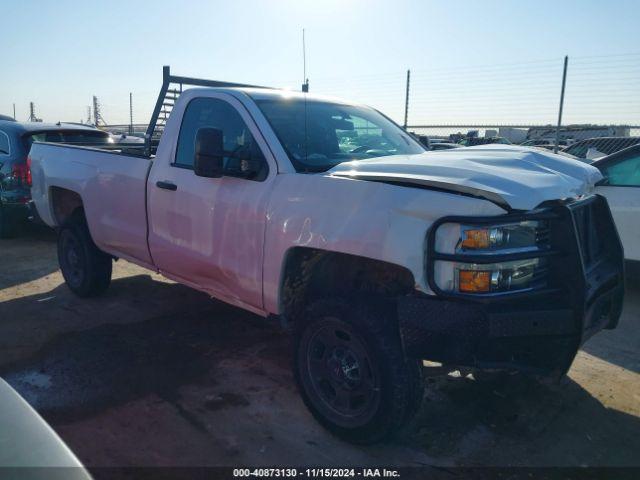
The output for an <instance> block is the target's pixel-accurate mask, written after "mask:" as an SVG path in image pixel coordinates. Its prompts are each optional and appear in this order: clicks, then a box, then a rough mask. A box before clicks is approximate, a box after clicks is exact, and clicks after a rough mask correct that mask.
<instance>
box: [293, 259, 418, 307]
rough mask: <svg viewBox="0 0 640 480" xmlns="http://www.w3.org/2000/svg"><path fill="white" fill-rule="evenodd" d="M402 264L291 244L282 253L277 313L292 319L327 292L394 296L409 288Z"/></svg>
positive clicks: (411, 280) (411, 283) (412, 283)
mask: <svg viewBox="0 0 640 480" xmlns="http://www.w3.org/2000/svg"><path fill="white" fill-rule="evenodd" d="M414 286H415V281H414V278H413V274H412V273H411V272H410V271H409V270H408V269H407V268H404V267H401V266H399V265H395V264H393V263H388V262H383V261H381V260H374V259H371V258H367V257H360V256H357V255H350V254H346V253H336V252H328V251H325V250H319V249H313V248H306V247H295V248H292V249H291V250H290V251H289V252H288V254H287V257H286V260H285V265H284V269H283V273H282V281H281V285H280V287H281V288H280V313H281V314H282V315H283V316H284V318H285V319H287V320H293V319H295V318H296V317H297V316H298V315H299V314H300V313H301V312H302V310H303V309H304V308H305V307H306V305H308V304H309V302H310V301H313V300H314V299H317V298H321V297H328V296H345V295H352V294H372V295H381V296H385V297H395V296H398V295H403V294H406V293H409V292H410V291H412V290H413V288H414Z"/></svg>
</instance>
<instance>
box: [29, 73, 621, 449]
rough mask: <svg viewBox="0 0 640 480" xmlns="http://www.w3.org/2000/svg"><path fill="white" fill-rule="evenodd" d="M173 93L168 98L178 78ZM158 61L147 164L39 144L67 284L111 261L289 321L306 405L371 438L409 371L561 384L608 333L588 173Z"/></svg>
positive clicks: (615, 273) (46, 214)
mask: <svg viewBox="0 0 640 480" xmlns="http://www.w3.org/2000/svg"><path fill="white" fill-rule="evenodd" d="M172 83H173V84H180V89H174V90H170V89H169V85H170V84H172ZM187 83H195V84H197V85H207V83H206V82H205V81H202V80H196V79H188V78H185V77H173V76H171V75H169V74H168V71H165V82H164V84H163V89H162V91H161V94H160V97H159V99H158V105H157V108H156V115H154V118H153V120H152V123H151V125H150V130H149V132H148V134H147V140H148V142H147V147H149V146H150V145H152V141H153V139H154V138H155V137H156V132H155V131H154V128H155V127H156V123H157V121H158V120H157V113H158V111H159V109H161V108H162V107H161V105H162V104H163V103H172V102H167V101H166V97H167V96H168V95H169V93H168V92H173V95H172V98H175V97H178V95H177V93H178V92H179V98H177V101H176V102H175V105H174V106H173V111H172V113H171V115H170V116H169V118H168V121H167V123H166V125H164V126H163V130H164V132H163V133H162V136H161V139H160V142H159V145H158V148H157V151H156V153H155V156H153V155H148V156H144V155H132V154H125V153H124V152H113V151H111V152H109V151H103V150H100V149H96V148H84V147H72V146H64V145H59V144H48V143H38V142H36V143H34V144H33V147H32V149H31V152H30V165H31V169H32V175H33V187H32V189H33V191H32V194H33V199H34V202H35V205H36V207H37V210H38V212H39V214H40V216H41V217H42V219H43V220H44V221H45V222H46V223H47V224H48V225H50V226H52V227H54V228H56V229H58V232H59V236H58V255H59V261H60V267H61V270H62V273H63V275H64V278H65V280H66V282H67V284H68V286H69V288H70V289H71V290H73V291H74V292H75V293H76V294H78V295H80V296H90V295H95V294H98V293H100V292H102V291H103V290H104V289H106V288H107V286H108V285H109V282H110V279H111V266H112V261H113V260H114V259H125V260H128V261H130V262H133V263H136V264H138V265H141V266H143V267H146V268H148V269H151V270H154V271H156V272H160V273H161V274H163V275H165V276H166V277H168V278H170V279H173V280H176V281H177V282H180V283H183V284H186V285H189V286H191V287H193V288H196V289H199V290H202V291H205V292H207V293H209V294H210V295H211V296H213V297H215V298H218V299H220V300H223V301H225V302H229V303H231V304H233V305H236V306H238V307H241V308H244V309H247V310H250V311H252V312H255V313H256V314H258V315H261V316H264V317H268V316H277V317H280V318H281V319H284V320H286V321H287V322H288V324H289V325H290V326H291V330H292V331H293V332H294V339H295V343H294V345H295V354H294V362H293V368H294V372H295V378H296V380H297V382H298V385H299V387H300V391H301V394H302V396H303V398H304V401H305V403H306V404H307V406H308V407H309V409H310V410H311V412H312V413H313V415H314V416H315V417H316V418H317V419H318V421H319V422H321V423H322V424H323V425H324V426H325V427H327V428H328V429H329V430H331V431H332V432H334V433H335V434H337V435H339V436H341V437H343V438H345V439H348V440H350V441H354V442H374V441H377V440H380V439H382V438H383V437H385V436H386V435H388V434H389V433H391V432H392V431H394V430H396V429H397V428H399V427H400V426H401V425H402V424H403V423H405V422H406V421H407V420H408V419H410V418H411V416H412V413H413V412H415V411H416V409H417V408H418V406H419V404H420V401H421V399H422V392H423V383H422V381H421V365H422V360H423V359H427V360H432V361H437V362H441V363H443V364H445V365H451V366H468V367H472V368H477V369H509V370H520V371H528V372H533V373H539V374H554V375H557V374H563V373H565V372H566V371H567V369H568V368H569V366H570V365H571V362H572V361H573V358H574V356H575V354H576V352H577V350H578V348H579V347H580V345H581V344H582V343H583V342H584V341H585V340H586V339H587V338H588V337H589V336H590V335H592V334H593V333H595V332H597V331H599V330H601V329H603V328H609V329H611V328H615V326H616V325H617V322H618V318H619V315H620V310H621V305H622V299H623V290H624V284H623V253H622V247H621V244H620V240H619V238H618V235H617V232H616V229H615V226H614V224H613V222H612V219H611V214H610V211H609V208H608V206H607V203H606V201H605V200H604V199H603V198H602V197H599V196H597V195H593V194H592V190H593V185H594V183H595V182H597V181H598V180H599V179H600V178H601V176H600V173H599V172H598V171H597V170H596V169H595V168H593V167H591V166H589V165H586V164H583V163H581V162H575V161H572V160H569V159H566V158H564V157H560V156H556V155H553V154H551V153H545V152H541V151H538V150H533V149H528V148H522V147H510V146H504V145H498V146H496V145H488V146H484V147H477V148H460V149H454V150H449V151H442V152H425V150H424V148H423V147H422V146H421V145H420V144H419V143H418V142H416V141H415V140H414V139H413V138H412V137H411V136H410V135H408V134H407V133H406V132H405V131H404V130H402V129H401V128H400V127H398V126H397V125H396V124H394V123H393V122H392V121H390V120H389V119H388V118H387V117H385V116H384V115H382V114H381V113H379V112H378V111H376V110H374V109H372V108H369V107H366V106H362V105H355V104H352V103H348V102H343V101H338V100H334V99H327V98H323V97H320V96H315V95H312V94H309V93H297V92H291V91H282V90H274V89H266V88H246V87H235V86H233V85H227V84H223V83H221V82H211V83H210V85H212V86H214V88H195V89H189V90H185V91H182V84H187Z"/></svg>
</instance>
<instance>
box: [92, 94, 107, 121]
mask: <svg viewBox="0 0 640 480" xmlns="http://www.w3.org/2000/svg"><path fill="white" fill-rule="evenodd" d="M93 119H94V121H95V122H96V127H97V126H99V125H100V122H102V123H103V124H106V123H107V122H105V121H104V118H103V117H102V113H100V102H98V97H96V96H95V95H94V96H93Z"/></svg>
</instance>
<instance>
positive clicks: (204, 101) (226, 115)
mask: <svg viewBox="0 0 640 480" xmlns="http://www.w3.org/2000/svg"><path fill="white" fill-rule="evenodd" d="M203 127H211V128H217V129H218V130H221V131H222V137H223V145H224V151H225V157H224V166H225V170H227V171H230V172H233V171H234V170H236V169H237V170H238V172H240V168H241V162H242V161H243V160H254V161H258V162H259V163H260V165H262V167H261V173H260V174H259V175H256V176H255V177H254V178H253V180H263V179H264V178H266V174H267V171H268V169H267V162H266V160H265V158H264V155H263V154H262V152H261V150H260V148H259V146H258V144H257V142H256V141H255V139H254V138H253V135H252V134H251V132H250V131H249V128H248V127H247V125H246V123H245V122H244V120H242V117H241V116H240V114H239V113H238V112H237V111H236V109H235V108H234V107H233V106H231V105H230V104H229V103H227V102H225V101H224V100H219V99H217V98H196V99H194V100H192V101H191V102H189V105H187V108H186V110H185V113H184V117H183V119H182V126H181V127H180V134H179V136H178V146H177V149H176V158H175V162H174V164H173V165H174V166H176V167H181V168H193V160H194V155H195V141H196V133H197V132H198V130H199V129H200V128H203Z"/></svg>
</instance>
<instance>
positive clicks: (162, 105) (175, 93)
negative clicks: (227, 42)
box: [144, 65, 271, 156]
mask: <svg viewBox="0 0 640 480" xmlns="http://www.w3.org/2000/svg"><path fill="white" fill-rule="evenodd" d="M172 85H174V87H173V88H171V89H170V88H169V87H170V86H172ZM183 85H188V86H195V87H245V88H271V87H263V86H260V85H247V84H244V83H234V82H221V81H218V80H205V79H203V78H191V77H180V76H175V75H171V71H170V68H169V66H168V65H165V66H164V67H162V88H160V94H159V95H158V100H157V101H156V106H155V108H154V109H153V114H152V115H151V121H150V122H149V126H148V127H147V132H146V133H145V135H144V140H145V149H144V151H145V155H147V156H151V155H152V154H153V153H155V150H156V148H157V146H158V142H159V141H160V136H161V135H162V132H163V131H164V128H165V126H166V125H167V120H168V119H169V115H170V114H171V111H172V110H173V107H174V105H175V103H176V101H177V100H178V97H179V96H180V94H181V93H182V89H183Z"/></svg>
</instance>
